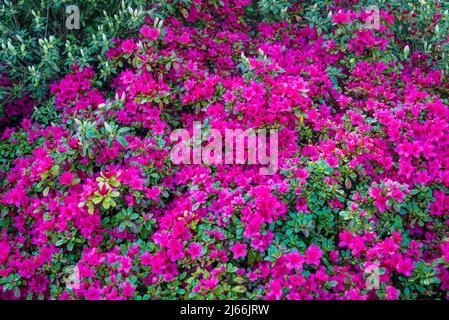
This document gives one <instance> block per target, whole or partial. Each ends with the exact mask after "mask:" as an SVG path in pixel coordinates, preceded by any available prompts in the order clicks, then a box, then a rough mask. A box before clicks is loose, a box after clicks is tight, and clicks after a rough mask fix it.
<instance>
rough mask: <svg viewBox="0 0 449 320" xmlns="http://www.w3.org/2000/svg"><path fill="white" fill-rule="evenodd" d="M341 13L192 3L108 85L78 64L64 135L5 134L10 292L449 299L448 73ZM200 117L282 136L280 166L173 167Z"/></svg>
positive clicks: (61, 88) (2, 255)
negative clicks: (305, 14) (312, 22)
mask: <svg viewBox="0 0 449 320" xmlns="http://www.w3.org/2000/svg"><path fill="white" fill-rule="evenodd" d="M346 2H348V1H346ZM349 2H351V1H349ZM338 3H340V4H338ZM344 3H345V1H337V4H336V5H335V6H336V7H335V8H333V12H334V14H333V15H332V16H331V17H330V19H331V25H332V27H331V28H330V30H329V32H326V33H323V32H320V31H319V30H318V29H316V28H314V27H311V26H309V25H308V24H306V23H305V24H299V23H296V22H289V21H284V22H276V23H268V22H267V23H265V22H261V23H259V24H258V25H256V26H254V25H250V24H248V23H245V20H244V19H241V17H242V16H243V15H244V14H245V7H247V6H249V5H250V4H251V1H247V0H243V1H242V0H223V1H221V4H220V5H219V6H218V5H217V4H215V2H207V1H193V4H191V5H187V4H183V5H180V4H178V5H180V7H179V10H180V12H182V14H181V15H179V16H169V17H167V18H166V19H164V20H163V21H162V20H160V19H159V18H154V17H148V18H147V20H146V24H145V25H144V26H143V27H142V28H141V29H140V33H139V34H138V35H136V36H135V37H133V38H127V39H114V43H115V47H114V48H112V49H110V50H109V51H107V52H106V53H105V54H106V56H107V58H108V59H109V60H110V63H111V64H112V65H114V66H115V68H116V69H117V70H118V74H117V77H116V78H115V79H113V80H112V81H111V83H110V85H109V87H108V88H104V87H102V86H99V85H98V81H97V78H98V75H97V74H96V72H95V69H94V68H93V67H84V68H81V67H79V66H73V67H72V70H73V72H72V73H70V74H68V75H66V76H65V77H64V78H63V79H61V80H60V81H58V82H56V83H54V84H53V85H52V87H51V90H52V94H53V95H54V97H55V100H54V104H55V106H56V108H57V109H58V112H59V113H60V116H61V117H60V118H61V119H60V120H61V121H60V122H59V123H53V124H51V125H48V126H42V125H40V124H38V123H32V122H31V121H29V120H24V121H23V122H22V124H21V126H20V128H10V129H6V130H5V131H4V133H3V136H2V141H1V143H0V144H1V149H0V178H1V179H0V181H1V182H0V208H1V212H0V214H1V219H0V225H1V229H0V292H1V293H0V297H1V298H8V299H13V298H21V299H25V298H30V299H204V298H206V299H418V298H443V299H444V298H448V297H449V296H448V294H447V292H448V290H449V238H448V231H449V218H448V217H449V168H447V166H446V163H447V162H448V161H449V123H448V120H447V119H449V108H448V106H449V102H448V92H449V83H448V81H447V75H445V74H444V73H443V71H441V70H438V69H435V68H433V65H432V62H431V61H430V60H429V59H428V57H426V55H425V54H422V53H419V52H412V54H411V56H410V57H408V58H406V59H403V60H398V59H396V58H394V57H393V55H392V54H391V50H390V49H391V48H392V47H396V46H399V45H400V44H398V42H397V41H396V39H395V37H394V34H393V31H392V29H391V25H392V24H393V22H394V20H395V15H394V12H390V11H384V10H381V11H380V27H379V29H367V28H365V27H364V26H365V22H366V20H367V19H369V15H368V14H367V13H366V12H363V11H362V12H356V11H353V10H351V9H348V7H347V6H346V5H344ZM183 6H184V7H183ZM291 10H298V12H299V11H300V10H301V9H300V7H298V8H291ZM196 121H199V122H201V124H202V127H203V128H205V129H214V130H218V131H219V132H221V133H222V134H223V135H224V133H225V130H226V129H241V130H243V131H244V130H247V129H249V128H256V129H267V130H271V129H276V130H277V132H278V141H277V142H278V154H277V156H278V170H277V172H275V173H274V174H271V175H261V174H260V172H259V169H260V167H261V166H260V165H257V164H256V165H254V164H248V163H246V164H239V163H230V164H228V163H225V162H224V161H223V162H221V163H218V164H208V163H204V162H201V163H198V164H194V163H189V164H182V163H180V164H175V163H173V162H172V161H171V158H170V151H171V149H172V147H173V143H172V141H171V140H170V134H171V132H173V131H174V130H177V129H185V130H190V129H191V128H192V127H193V123H194V122H196ZM204 142H206V141H204ZM192 143H193V142H192ZM74 268H76V270H77V272H76V278H77V279H75V280H76V281H69V280H70V279H71V280H73V274H71V272H72V273H73V269H74ZM70 270H71V271H70ZM373 279H374V281H371V280H373ZM68 283H69V284H68ZM373 284H374V285H373Z"/></svg>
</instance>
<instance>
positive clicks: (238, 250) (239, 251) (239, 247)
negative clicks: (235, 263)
mask: <svg viewBox="0 0 449 320" xmlns="http://www.w3.org/2000/svg"><path fill="white" fill-rule="evenodd" d="M231 251H232V252H233V253H234V259H238V258H240V257H245V256H246V244H243V243H240V242H236V244H235V245H233V246H232V247H231Z"/></svg>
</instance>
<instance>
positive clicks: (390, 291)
mask: <svg viewBox="0 0 449 320" xmlns="http://www.w3.org/2000/svg"><path fill="white" fill-rule="evenodd" d="M386 291H387V296H386V299H387V300H397V299H398V296H399V291H398V289H396V288H395V287H393V286H387V287H386Z"/></svg>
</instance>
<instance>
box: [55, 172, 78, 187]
mask: <svg viewBox="0 0 449 320" xmlns="http://www.w3.org/2000/svg"><path fill="white" fill-rule="evenodd" d="M74 178H75V175H74V174H73V173H71V172H69V171H67V172H64V173H63V174H62V175H61V177H60V178H59V182H60V183H61V184H63V185H65V186H68V185H71V184H72V182H73V179H74Z"/></svg>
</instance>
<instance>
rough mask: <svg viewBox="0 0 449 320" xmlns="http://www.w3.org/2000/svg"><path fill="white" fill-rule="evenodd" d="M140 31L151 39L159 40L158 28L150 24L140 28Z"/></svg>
mask: <svg viewBox="0 0 449 320" xmlns="http://www.w3.org/2000/svg"><path fill="white" fill-rule="evenodd" d="M140 33H141V34H142V35H143V36H145V37H146V38H148V39H149V40H157V38H158V37H159V30H158V29H157V28H151V27H150V26H143V27H142V28H140Z"/></svg>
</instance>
